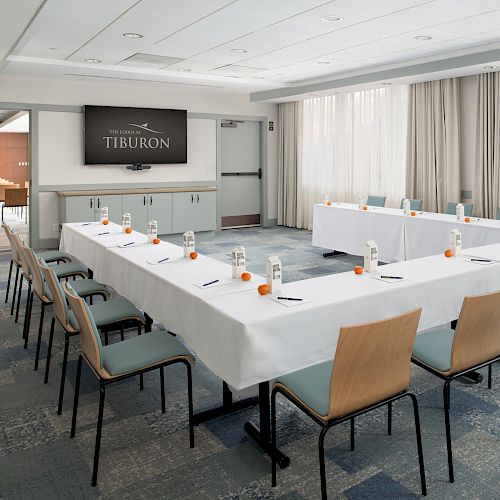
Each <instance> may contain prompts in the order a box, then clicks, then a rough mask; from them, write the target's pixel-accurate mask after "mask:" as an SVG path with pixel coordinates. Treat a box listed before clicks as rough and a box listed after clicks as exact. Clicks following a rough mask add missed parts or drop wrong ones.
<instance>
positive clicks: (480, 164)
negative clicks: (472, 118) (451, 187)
mask: <svg viewBox="0 0 500 500" xmlns="http://www.w3.org/2000/svg"><path fill="white" fill-rule="evenodd" d="M476 104H477V114H476V162H475V169H474V206H475V211H476V213H477V215H479V216H480V217H488V218H495V217H496V216H497V209H498V205H499V203H500V199H499V198H500V73H498V72H496V73H485V74H482V75H477V100H476Z"/></svg>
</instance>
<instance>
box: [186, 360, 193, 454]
mask: <svg viewBox="0 0 500 500" xmlns="http://www.w3.org/2000/svg"><path fill="white" fill-rule="evenodd" d="M186 366H187V379H188V380H187V382H188V410H189V447H190V448H194V410H193V374H192V372H191V365H190V364H189V361H186Z"/></svg>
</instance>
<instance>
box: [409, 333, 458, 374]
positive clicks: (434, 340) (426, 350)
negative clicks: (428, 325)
mask: <svg viewBox="0 0 500 500" xmlns="http://www.w3.org/2000/svg"><path fill="white" fill-rule="evenodd" d="M454 335H455V330H451V329H450V328H444V329H442V330H432V331H430V332H427V333H421V334H419V335H417V336H416V338H415V343H414V344H413V353H412V356H413V357H414V358H416V359H418V360H419V361H422V362H423V363H425V364H426V365H428V366H430V367H432V368H436V370H439V371H441V372H447V371H448V370H449V369H450V368H451V347H452V345H453V337H454Z"/></svg>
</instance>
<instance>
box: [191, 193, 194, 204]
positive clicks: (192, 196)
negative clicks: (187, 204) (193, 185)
mask: <svg viewBox="0 0 500 500" xmlns="http://www.w3.org/2000/svg"><path fill="white" fill-rule="evenodd" d="M191 203H194V194H193V193H191Z"/></svg>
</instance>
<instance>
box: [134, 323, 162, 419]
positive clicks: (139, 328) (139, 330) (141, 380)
mask: <svg viewBox="0 0 500 500" xmlns="http://www.w3.org/2000/svg"><path fill="white" fill-rule="evenodd" d="M137 335H142V325H141V324H140V323H139V322H138V323H137ZM162 370H163V368H162ZM139 389H140V390H141V391H143V390H144V375H143V374H142V373H141V374H140V375H139ZM163 413H165V412H163Z"/></svg>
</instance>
